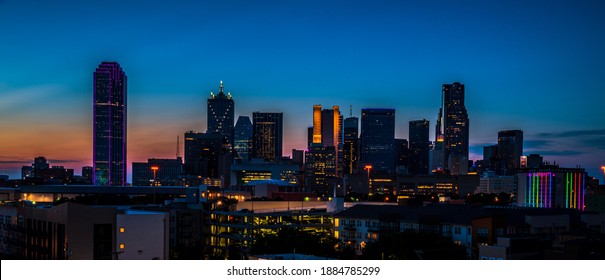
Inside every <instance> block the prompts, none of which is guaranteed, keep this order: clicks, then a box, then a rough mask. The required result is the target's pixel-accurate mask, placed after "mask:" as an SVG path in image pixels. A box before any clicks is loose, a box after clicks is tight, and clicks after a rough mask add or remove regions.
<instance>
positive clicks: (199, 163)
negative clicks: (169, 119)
mask: <svg viewBox="0 0 605 280" xmlns="http://www.w3.org/2000/svg"><path fill="white" fill-rule="evenodd" d="M230 164H231V153H230V152H229V145H228V144H227V141H226V138H225V137H224V136H223V135H222V134H219V133H198V132H193V131H189V132H186V133H185V165H184V167H183V169H184V173H185V175H189V176H188V177H191V176H193V177H198V176H200V177H202V178H221V179H224V180H227V179H228V178H229V165H230ZM225 182H226V181H225ZM227 183H228V182H227Z"/></svg>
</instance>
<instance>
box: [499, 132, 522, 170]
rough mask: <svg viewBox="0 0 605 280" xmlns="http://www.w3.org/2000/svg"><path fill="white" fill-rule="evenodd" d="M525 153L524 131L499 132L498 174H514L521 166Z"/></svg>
mask: <svg viewBox="0 0 605 280" xmlns="http://www.w3.org/2000/svg"><path fill="white" fill-rule="evenodd" d="M522 155H523V131H521V130H504V131H499V132H498V168H497V170H496V172H497V173H498V175H514V174H515V169H517V168H521V156H522Z"/></svg>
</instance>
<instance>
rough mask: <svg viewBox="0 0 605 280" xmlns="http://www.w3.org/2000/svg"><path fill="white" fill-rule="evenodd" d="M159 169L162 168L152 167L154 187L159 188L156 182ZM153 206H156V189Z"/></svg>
mask: <svg viewBox="0 0 605 280" xmlns="http://www.w3.org/2000/svg"><path fill="white" fill-rule="evenodd" d="M158 169H160V168H159V167H157V166H152V167H151V170H153V186H154V187H155V186H157V184H156V181H155V180H156V175H157V173H158ZM153 204H155V188H153Z"/></svg>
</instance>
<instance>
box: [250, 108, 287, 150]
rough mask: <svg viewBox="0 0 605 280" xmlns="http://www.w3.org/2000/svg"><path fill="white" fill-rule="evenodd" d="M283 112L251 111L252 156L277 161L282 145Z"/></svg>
mask: <svg viewBox="0 0 605 280" xmlns="http://www.w3.org/2000/svg"><path fill="white" fill-rule="evenodd" d="M283 118H284V114H283V113H260V112H254V113H252V157H254V158H262V159H264V160H267V161H279V160H280V159H281V157H282V145H283Z"/></svg>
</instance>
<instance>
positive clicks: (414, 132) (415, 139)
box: [408, 119, 430, 174]
mask: <svg viewBox="0 0 605 280" xmlns="http://www.w3.org/2000/svg"><path fill="white" fill-rule="evenodd" d="M409 129H410V132H409V133H410V157H409V166H408V170H409V172H410V173H411V174H428V173H429V147H430V142H429V121H428V120H424V119H423V120H417V121H411V122H410V126H409Z"/></svg>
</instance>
